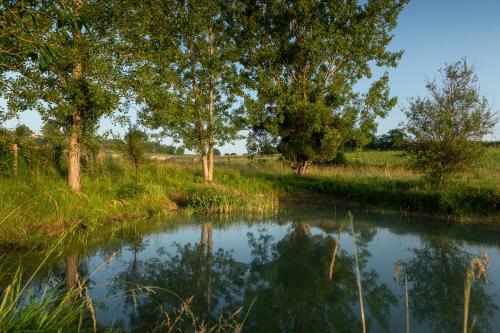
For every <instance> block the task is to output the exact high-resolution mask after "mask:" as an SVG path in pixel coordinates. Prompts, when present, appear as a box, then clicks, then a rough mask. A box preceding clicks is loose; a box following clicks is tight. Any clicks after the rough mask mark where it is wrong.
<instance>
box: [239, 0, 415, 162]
mask: <svg viewBox="0 0 500 333" xmlns="http://www.w3.org/2000/svg"><path fill="white" fill-rule="evenodd" d="M406 2H407V1H406V0H401V1H400V0H369V1H363V2H358V1H354V0H350V1H323V0H318V1H309V0H294V1H292V0H286V1H284V0H279V1H278V0H277V1H270V2H269V1H256V2H254V3H252V5H249V6H248V7H247V8H246V16H247V17H248V19H247V21H246V22H247V23H246V25H247V28H248V32H247V35H248V36H247V37H246V38H245V37H244V38H241V40H242V43H244V44H245V48H246V50H247V52H246V53H245V55H244V59H243V64H244V65H245V68H246V69H247V79H248V80H247V82H248V86H249V88H251V89H252V90H254V91H255V96H252V95H251V94H249V96H247V106H249V108H250V109H252V110H253V112H252V115H251V122H253V123H257V124H266V127H267V129H268V131H270V132H271V133H273V134H274V135H277V136H279V137H280V138H281V140H280V143H279V146H278V149H279V151H280V152H281V153H282V154H283V155H284V156H285V157H287V158H288V159H290V160H291V161H292V162H293V163H294V165H295V166H296V167H298V168H300V167H303V166H305V165H307V164H308V163H310V162H312V161H322V160H329V159H332V158H333V157H334V156H335V154H336V152H337V149H338V147H339V146H340V145H341V144H342V143H343V142H344V141H345V140H346V139H347V138H349V137H350V136H351V135H352V134H353V133H354V132H355V131H357V130H361V131H362V132H363V131H364V132H366V131H368V130H371V131H373V130H374V129H375V126H376V124H375V118H376V117H377V116H385V115H386V114H387V112H388V110H390V109H391V108H392V107H394V105H395V103H396V99H395V98H391V97H390V95H389V87H388V80H389V78H388V75H387V73H386V74H384V75H382V77H380V78H378V79H376V80H375V81H374V82H373V83H372V85H371V87H370V88H369V89H368V91H367V92H366V93H365V94H360V93H357V92H355V90H354V86H355V84H356V83H357V82H359V81H360V80H361V79H363V78H371V77H372V69H371V68H372V67H373V66H378V67H387V66H389V67H394V66H396V64H397V61H398V59H399V58H400V57H401V52H391V51H389V50H387V46H388V45H389V43H390V41H391V39H392V35H391V34H390V32H391V31H392V29H394V27H395V26H396V18H397V16H398V14H399V13H400V11H401V10H402V9H403V6H404V5H405V4H406ZM244 35H245V34H244Z"/></svg>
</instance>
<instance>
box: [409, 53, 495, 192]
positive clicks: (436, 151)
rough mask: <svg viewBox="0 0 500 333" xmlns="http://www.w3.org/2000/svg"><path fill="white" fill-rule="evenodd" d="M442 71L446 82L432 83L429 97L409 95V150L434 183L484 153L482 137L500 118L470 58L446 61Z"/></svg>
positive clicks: (418, 167)
mask: <svg viewBox="0 0 500 333" xmlns="http://www.w3.org/2000/svg"><path fill="white" fill-rule="evenodd" d="M440 74H441V82H439V83H436V82H435V81H433V82H429V83H428V84H427V89H428V91H429V95H430V96H429V97H425V98H421V97H418V98H416V99H413V100H411V101H410V107H409V109H408V110H407V111H406V117H407V118H408V122H407V124H406V127H405V130H406V132H407V133H408V140H409V142H408V144H406V145H405V150H406V153H407V154H408V155H409V156H410V157H411V158H412V162H413V168H414V169H415V170H417V171H419V172H422V173H423V174H424V175H425V179H426V180H427V181H428V183H429V184H431V185H432V186H433V187H434V188H441V187H442V186H443V185H444V183H445V182H446V181H447V179H448V178H449V177H450V176H451V175H452V174H454V173H456V172H459V171H463V170H465V169H468V168H471V167H472V166H473V164H474V163H475V162H476V161H477V160H479V159H480V158H481V157H482V156H483V154H484V149H483V147H482V146H481V144H480V142H481V140H482V138H483V136H485V135H487V134H489V133H491V131H492V129H493V127H494V126H495V123H496V119H495V118H494V116H493V113H492V112H491V111H490V108H489V106H488V102H487V100H486V99H485V98H484V97H481V96H480V93H479V87H478V84H477V75H476V74H475V73H474V70H473V69H472V68H470V67H469V66H468V65H467V62H466V61H465V60H462V61H459V62H457V63H455V64H453V65H448V66H446V67H445V68H444V69H442V70H440Z"/></svg>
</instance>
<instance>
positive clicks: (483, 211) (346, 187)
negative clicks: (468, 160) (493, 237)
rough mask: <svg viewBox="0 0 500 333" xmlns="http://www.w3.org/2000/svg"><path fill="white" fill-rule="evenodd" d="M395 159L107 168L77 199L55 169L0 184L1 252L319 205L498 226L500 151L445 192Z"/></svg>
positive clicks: (91, 177) (380, 155) (172, 162)
mask: <svg viewBox="0 0 500 333" xmlns="http://www.w3.org/2000/svg"><path fill="white" fill-rule="evenodd" d="M401 155H402V154H401V153H400V152H376V151H366V152H363V151H360V152H350V153H347V154H346V159H347V163H346V164H344V165H337V166H315V167H313V168H312V170H311V171H310V174H309V175H308V176H305V177H299V176H296V175H294V174H293V173H292V171H291V169H290V168H289V165H288V163H287V162H286V161H283V160H282V159H280V158H279V157H278V156H272V157H266V158H254V159H249V158H247V157H242V156H239V157H235V156H230V157H227V156H222V157H219V158H218V159H217V160H216V168H215V183H214V184H204V183H203V182H202V174H201V170H200V169H201V168H200V166H199V162H198V161H197V159H196V158H195V157H193V156H172V157H169V158H168V159H166V160H165V161H150V162H148V163H146V164H145V165H143V166H142V167H141V168H140V172H139V178H138V179H137V183H136V180H135V178H134V172H133V169H132V167H131V166H130V165H129V164H128V163H127V162H125V161H122V160H121V159H113V160H111V159H110V160H107V161H106V162H104V163H101V164H100V165H98V167H96V168H94V169H93V170H92V173H85V174H84V176H83V193H82V194H76V193H74V192H72V191H70V190H69V189H68V188H67V186H66V184H65V180H64V177H63V176H61V175H60V174H58V173H57V172H55V171H54V170H51V169H49V170H43V171H41V170H38V171H37V170H35V171H33V170H29V171H28V170H25V171H24V172H21V173H20V175H19V176H17V177H0V201H1V202H2V206H1V207H0V227H1V228H2V233H1V234H0V246H1V247H4V248H10V247H19V246H22V247H25V246H32V245H33V243H37V242H40V241H41V240H46V239H50V237H53V236H57V235H59V234H61V233H62V232H63V231H65V230H68V229H71V230H78V231H82V230H83V231H85V232H88V231H92V230H94V229H96V228H97V227H99V226H102V225H106V224H114V223H123V221H130V220H136V221H141V220H147V219H151V218H162V219H163V218H164V217H166V216H171V215H172V214H175V213H173V212H174V211H177V210H183V211H184V212H185V213H189V214H191V213H194V212H202V213H217V214H220V213H232V212H246V213H248V212H250V213H255V214H263V213H269V212H272V211H274V210H276V209H277V208H278V205H279V203H278V202H279V201H280V200H281V201H283V200H285V201H290V200H291V201H293V200H299V201H307V200H314V201H317V200H322V201H324V202H325V203H331V204H336V205H342V204H348V205H355V206H358V207H360V208H370V209H386V210H395V211H401V212H404V213H416V214H427V215H436V216H439V217H451V218H453V219H456V220H461V221H466V220H468V221H475V222H484V221H488V222H490V223H492V222H493V223H494V222H499V218H498V217H499V214H498V213H499V198H500V188H499V186H500V185H499V184H500V149H493V148H492V149H489V150H488V153H487V155H486V156H485V158H484V160H483V161H482V162H481V163H480V165H479V166H478V168H477V169H476V171H475V172H468V173H463V174H460V175H458V176H457V177H455V178H454V179H453V180H452V182H451V183H450V185H449V186H448V187H446V188H445V189H443V190H441V191H435V190H432V189H430V188H428V187H426V186H424V185H422V184H421V182H420V178H419V175H416V174H415V173H413V172H412V171H411V170H409V168H408V167H407V160H406V158H405V157H402V156H401Z"/></svg>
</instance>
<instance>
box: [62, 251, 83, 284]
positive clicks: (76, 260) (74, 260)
mask: <svg viewBox="0 0 500 333" xmlns="http://www.w3.org/2000/svg"><path fill="white" fill-rule="evenodd" d="M79 265H80V254H79V253H73V254H72V255H70V256H69V257H68V258H66V272H65V277H64V283H65V285H66V289H67V290H72V289H75V288H76V287H77V284H78V266H79Z"/></svg>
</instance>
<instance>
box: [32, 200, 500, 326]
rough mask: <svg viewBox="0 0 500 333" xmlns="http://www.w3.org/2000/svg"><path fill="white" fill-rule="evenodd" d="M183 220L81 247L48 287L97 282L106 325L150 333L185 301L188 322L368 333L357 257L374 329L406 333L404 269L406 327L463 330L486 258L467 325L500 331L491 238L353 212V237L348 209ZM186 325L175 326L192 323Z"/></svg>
mask: <svg viewBox="0 0 500 333" xmlns="http://www.w3.org/2000/svg"><path fill="white" fill-rule="evenodd" d="M182 219H183V221H182V223H175V224H174V223H171V222H165V223H164V224H162V225H160V226H159V227H157V228H155V229H154V231H151V230H149V231H144V232H142V231H141V232H137V233H135V234H134V236H130V235H129V236H126V237H125V236H124V237H116V236H115V237H114V238H112V239H110V240H109V241H106V242H102V243H100V244H99V245H98V246H94V247H90V248H85V249H83V248H82V249H78V250H74V253H72V254H71V255H70V256H68V257H67V258H66V259H65V260H61V261H59V262H55V263H53V264H52V265H51V267H50V269H46V270H45V271H44V273H43V274H42V277H40V281H43V279H47V277H48V276H50V277H51V279H52V280H53V281H56V280H57V279H59V280H60V281H64V278H65V276H66V279H68V276H71V274H72V272H75V271H78V272H79V274H80V275H81V276H89V280H88V281H87V283H86V284H87V286H88V288H89V293H90V296H91V298H92V299H93V302H94V305H95V308H96V317H97V321H98V323H99V325H107V326H112V327H114V328H118V329H123V330H125V331H134V332H144V331H148V330H152V329H153V328H154V327H156V326H158V325H161V324H162V323H163V324H164V323H165V321H166V318H167V317H166V316H167V315H166V314H169V316H170V320H175V318H176V314H175V312H176V311H179V309H180V308H181V305H182V304H183V302H189V314H192V316H193V317H194V318H195V319H196V321H197V322H198V323H201V322H203V323H206V325H207V326H208V327H211V326H212V325H215V324H216V323H217V322H218V321H219V320H221V318H224V319H223V320H224V321H225V320H228V321H229V320H231V318H233V319H234V320H235V321H237V322H242V321H243V320H244V326H243V331H244V332H361V325H362V324H361V320H360V317H361V316H360V299H359V293H358V290H359V289H358V285H357V280H358V279H357V273H356V271H357V270H356V255H355V254H356V253H357V254H358V263H359V271H360V282H361V283H360V285H361V290H362V295H363V298H362V300H363V308H364V313H365V317H366V326H367V330H368V332H404V331H406V310H405V283H404V279H403V278H401V279H398V281H396V279H395V277H394V276H395V268H396V266H397V264H398V263H400V264H401V265H400V267H403V268H404V270H403V272H401V274H400V275H399V276H400V277H403V276H404V273H406V277H407V288H408V300H409V310H410V314H409V320H410V331H411V332H461V331H462V327H463V317H464V284H465V280H466V271H467V267H468V264H469V262H470V260H471V258H472V257H480V256H482V255H483V254H487V255H488V256H489V261H490V267H489V269H488V271H487V275H488V282H486V281H485V280H484V279H480V280H476V281H474V282H473V284H472V290H471V304H470V311H469V312H470V314H469V318H470V319H469V323H470V324H473V323H474V332H498V331H499V330H500V312H499V306H500V289H499V288H500V241H499V240H500V238H499V234H498V233H497V232H495V231H491V230H481V229H479V228H477V227H471V226H463V227H460V226H452V225H445V224H443V223H442V222H438V221H429V220H426V219H423V220H420V221H416V220H409V219H408V218H405V217H401V216H398V215H391V214H374V213H371V214H367V213H355V214H354V218H353V224H352V226H353V230H352V228H351V224H350V222H349V220H348V218H346V212H344V211H340V210H335V209H332V208H331V207H321V206H297V207H290V208H286V209H284V210H283V212H281V213H279V214H277V215H276V216H274V217H271V218H249V217H239V218H238V217H232V218H225V219H223V220H221V219H217V218H199V217H198V218H196V217H182ZM353 235H354V236H353ZM336 244H338V247H337V246H336ZM40 283H42V282H40ZM66 283H70V282H68V281H66ZM184 304H185V303H184ZM238 309H241V310H240V312H237V311H238ZM236 312H237V313H236ZM177 313H178V312H177ZM221 316H222V317H221ZM231 316H233V317H231ZM181 320H184V322H183V323H180V326H179V327H184V326H182V325H187V323H188V321H189V320H191V319H189V318H188V319H181Z"/></svg>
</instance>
